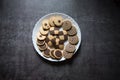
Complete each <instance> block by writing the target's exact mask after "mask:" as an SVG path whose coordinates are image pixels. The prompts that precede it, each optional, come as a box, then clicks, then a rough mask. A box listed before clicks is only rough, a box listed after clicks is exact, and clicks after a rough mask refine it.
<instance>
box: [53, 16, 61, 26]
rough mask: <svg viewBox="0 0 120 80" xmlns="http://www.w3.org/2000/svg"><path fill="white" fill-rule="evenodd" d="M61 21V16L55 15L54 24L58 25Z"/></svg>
mask: <svg viewBox="0 0 120 80" xmlns="http://www.w3.org/2000/svg"><path fill="white" fill-rule="evenodd" d="M62 23H63V18H62V17H61V16H55V19H54V24H55V25H56V26H58V27H60V26H61V25H62Z"/></svg>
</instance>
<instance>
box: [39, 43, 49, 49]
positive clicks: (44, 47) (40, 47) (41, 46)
mask: <svg viewBox="0 0 120 80" xmlns="http://www.w3.org/2000/svg"><path fill="white" fill-rule="evenodd" d="M38 48H39V49H40V50H41V51H44V50H46V49H47V45H46V43H45V44H44V45H39V46H38Z"/></svg>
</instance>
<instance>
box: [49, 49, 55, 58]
mask: <svg viewBox="0 0 120 80" xmlns="http://www.w3.org/2000/svg"><path fill="white" fill-rule="evenodd" d="M53 53H54V49H53V50H51V52H50V57H51V58H52V59H55V56H54V54H53Z"/></svg>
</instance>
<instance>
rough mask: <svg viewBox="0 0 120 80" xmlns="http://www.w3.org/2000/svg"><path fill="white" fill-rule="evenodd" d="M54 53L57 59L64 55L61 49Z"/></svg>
mask: <svg viewBox="0 0 120 80" xmlns="http://www.w3.org/2000/svg"><path fill="white" fill-rule="evenodd" d="M53 55H54V56H55V58H56V59H61V58H62V56H63V54H62V52H61V51H60V50H59V49H56V50H55V51H54V53H53Z"/></svg>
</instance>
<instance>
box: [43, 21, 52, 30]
mask: <svg viewBox="0 0 120 80" xmlns="http://www.w3.org/2000/svg"><path fill="white" fill-rule="evenodd" d="M42 27H43V29H45V30H48V29H49V28H50V25H49V21H48V20H47V19H44V20H43V21H42Z"/></svg>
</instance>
